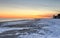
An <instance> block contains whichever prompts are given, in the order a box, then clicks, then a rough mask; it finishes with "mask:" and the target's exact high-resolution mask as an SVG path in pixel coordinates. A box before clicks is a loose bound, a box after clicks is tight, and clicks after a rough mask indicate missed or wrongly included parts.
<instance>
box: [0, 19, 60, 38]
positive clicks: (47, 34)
mask: <svg viewBox="0 0 60 38" xmlns="http://www.w3.org/2000/svg"><path fill="white" fill-rule="evenodd" d="M36 20H37V19H36ZM28 22H29V23H31V25H33V27H29V26H28V25H27V26H26V27H25V26H23V27H20V28H19V27H3V26H8V25H7V22H6V23H2V25H1V27H0V37H1V38H3V37H6V38H8V37H10V38H60V19H40V20H37V21H35V20H33V22H32V21H28ZM9 23H10V24H9V25H12V24H14V25H15V24H21V23H22V24H25V23H27V22H24V21H23V22H21V21H20V22H9ZM12 32H13V33H15V35H14V34H13V33H12ZM4 34H5V35H4ZM9 34H11V35H10V36H9ZM16 34H17V35H16ZM6 35H7V36H6ZM12 35H14V36H12Z"/></svg>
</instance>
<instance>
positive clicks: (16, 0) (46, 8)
mask: <svg viewBox="0 0 60 38" xmlns="http://www.w3.org/2000/svg"><path fill="white" fill-rule="evenodd" d="M57 11H60V0H0V18H50V17H52V15H54V14H57V13H59V12H57Z"/></svg>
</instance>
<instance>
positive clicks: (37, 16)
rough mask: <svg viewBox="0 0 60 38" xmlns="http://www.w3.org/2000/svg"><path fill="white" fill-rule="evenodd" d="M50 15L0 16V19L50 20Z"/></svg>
mask: <svg viewBox="0 0 60 38" xmlns="http://www.w3.org/2000/svg"><path fill="white" fill-rule="evenodd" d="M51 17H52V15H7V14H5V15H0V18H51Z"/></svg>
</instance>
